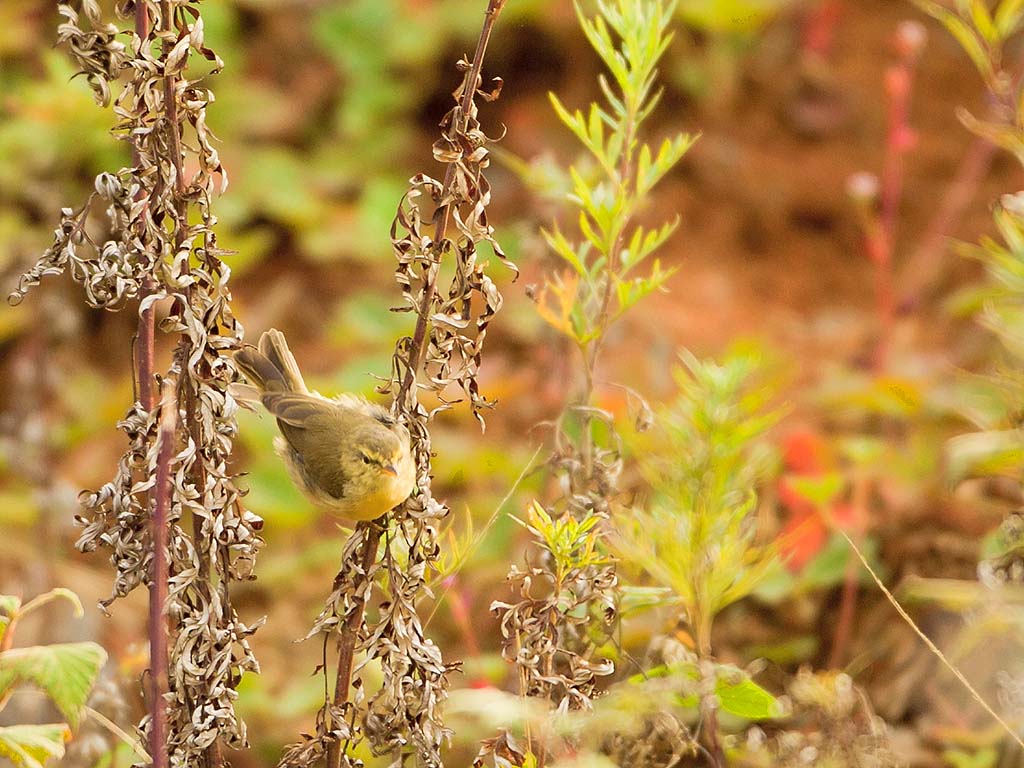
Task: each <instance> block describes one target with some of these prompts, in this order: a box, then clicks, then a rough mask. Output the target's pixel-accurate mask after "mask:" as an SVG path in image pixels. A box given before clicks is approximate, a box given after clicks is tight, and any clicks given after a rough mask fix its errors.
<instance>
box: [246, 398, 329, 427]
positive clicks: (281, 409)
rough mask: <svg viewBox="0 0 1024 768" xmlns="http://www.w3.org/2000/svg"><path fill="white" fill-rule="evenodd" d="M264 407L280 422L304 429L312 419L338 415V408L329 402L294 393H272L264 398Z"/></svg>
mask: <svg viewBox="0 0 1024 768" xmlns="http://www.w3.org/2000/svg"><path fill="white" fill-rule="evenodd" d="M263 406H264V407H265V408H266V409H267V410H268V411H270V413H272V414H273V415H274V416H275V417H276V418H277V419H278V420H279V421H283V422H284V423H285V424H288V425H289V426H292V427H299V428H303V427H306V426H307V424H309V422H310V420H311V419H317V418H330V417H332V416H336V415H337V411H338V406H337V405H336V404H334V403H331V402H330V401H329V400H324V399H323V398H320V397H314V396H312V395H301V394H297V393H294V392H288V393H281V392H272V393H269V394H266V395H264V396H263Z"/></svg>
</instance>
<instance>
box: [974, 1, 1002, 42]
mask: <svg viewBox="0 0 1024 768" xmlns="http://www.w3.org/2000/svg"><path fill="white" fill-rule="evenodd" d="M970 13H971V21H973V22H974V28H975V29H976V30H977V31H978V34H980V35H981V37H982V39H983V40H984V41H985V42H986V43H988V44H989V45H995V44H997V43H998V42H999V32H998V31H997V29H996V26H995V24H994V23H993V21H992V16H991V14H990V13H989V10H988V6H987V5H986V0H971V8H970Z"/></svg>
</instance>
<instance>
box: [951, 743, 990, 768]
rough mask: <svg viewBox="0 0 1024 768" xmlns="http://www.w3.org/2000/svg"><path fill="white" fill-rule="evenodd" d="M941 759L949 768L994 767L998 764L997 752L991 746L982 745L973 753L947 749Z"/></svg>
mask: <svg viewBox="0 0 1024 768" xmlns="http://www.w3.org/2000/svg"><path fill="white" fill-rule="evenodd" d="M942 759H943V760H944V761H945V762H946V764H947V765H949V766H951V768H995V766H996V765H998V764H999V752H998V750H996V749H994V748H993V747H983V748H981V749H979V750H978V751H977V752H974V753H971V752H965V751H963V750H960V749H947V750H946V751H945V752H943V753H942Z"/></svg>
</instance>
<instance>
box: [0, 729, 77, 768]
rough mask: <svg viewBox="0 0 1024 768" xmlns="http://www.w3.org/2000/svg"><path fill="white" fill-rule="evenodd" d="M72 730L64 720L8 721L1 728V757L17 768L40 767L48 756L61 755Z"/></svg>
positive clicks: (51, 757)
mask: <svg viewBox="0 0 1024 768" xmlns="http://www.w3.org/2000/svg"><path fill="white" fill-rule="evenodd" d="M70 738H71V730H70V729H69V728H68V727H67V726H66V725H65V724H64V723H50V724H48V725H11V726H7V727H6V728H0V757H5V758H7V759H8V760H10V761H11V762H12V763H14V765H15V766H18V768H42V767H43V766H44V765H45V764H46V762H47V761H48V760H53V759H60V758H62V757H64V744H65V743H66V742H67V741H68V740H69V739H70Z"/></svg>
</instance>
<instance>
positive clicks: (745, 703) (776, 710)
mask: <svg viewBox="0 0 1024 768" xmlns="http://www.w3.org/2000/svg"><path fill="white" fill-rule="evenodd" d="M728 678H729V676H728V675H726V676H723V677H719V679H718V683H717V684H716V685H715V694H716V695H717V696H718V702H719V704H720V705H721V707H722V709H724V710H725V711H726V712H728V713H730V714H733V715H736V716H737V717H742V718H744V719H746V720H770V719H772V718H774V717H780V716H781V715H782V714H783V707H782V704H781V703H780V702H779V700H778V699H776V698H775V697H774V696H772V695H771V694H770V693H768V691H766V690H765V689H764V688H762V687H761V686H759V685H758V684H757V683H755V682H754V681H753V680H751V679H750V678H748V677H744V678H742V679H740V680H739V681H738V682H737V681H730V680H729V679H728Z"/></svg>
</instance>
